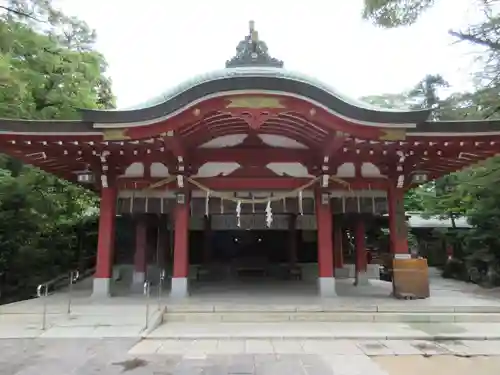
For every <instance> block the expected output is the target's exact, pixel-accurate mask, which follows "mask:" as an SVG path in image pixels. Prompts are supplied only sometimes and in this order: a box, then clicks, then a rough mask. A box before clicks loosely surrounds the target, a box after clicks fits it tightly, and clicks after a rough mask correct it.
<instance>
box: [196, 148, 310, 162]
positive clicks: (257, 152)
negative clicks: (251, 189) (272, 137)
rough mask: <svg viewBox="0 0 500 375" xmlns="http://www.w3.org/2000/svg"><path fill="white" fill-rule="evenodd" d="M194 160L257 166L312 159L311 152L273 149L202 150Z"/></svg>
mask: <svg viewBox="0 0 500 375" xmlns="http://www.w3.org/2000/svg"><path fill="white" fill-rule="evenodd" d="M192 158H193V160H196V161H200V162H232V161H234V162H237V163H239V164H247V165H248V164H249V165H252V163H253V162H256V165H262V164H268V163H271V162H275V163H295V162H299V163H300V162H303V161H305V160H309V159H311V151H309V150H297V149H284V148H281V149H280V148H273V147H259V148H243V149H241V148H220V149H201V150H199V151H198V152H196V153H193V154H192Z"/></svg>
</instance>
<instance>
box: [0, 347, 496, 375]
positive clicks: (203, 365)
mask: <svg viewBox="0 0 500 375" xmlns="http://www.w3.org/2000/svg"><path fill="white" fill-rule="evenodd" d="M0 353H1V354H0V374H2V375H4V374H5V375H35V374H36V375H40V374H43V375H45V374H47V375H48V374H50V375H69V374H74V375H91V374H106V375H114V374H129V375H146V374H150V375H199V374H207V375H212V374H213V375H226V374H240V375H241V374H242V375H245V374H247V375H248V374H255V375H282V374H283V375H296V374H297V375H299V374H300V375H308V374H314V375H328V374H332V375H396V374H403V373H404V374H409V375H413V374H423V373H424V372H425V373H436V374H437V373H439V374H440V375H452V374H453V375H460V374H470V373H474V374H478V375H490V374H491V375H498V374H499V373H500V341H447V342H437V343H436V342H429V341H399V340H396V341H356V340H142V341H137V339H123V338H122V339H4V340H0Z"/></svg>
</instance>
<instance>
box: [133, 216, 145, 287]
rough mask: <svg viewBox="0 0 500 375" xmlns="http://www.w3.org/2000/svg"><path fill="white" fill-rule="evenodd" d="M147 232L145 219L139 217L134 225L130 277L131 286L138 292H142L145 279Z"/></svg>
mask: <svg viewBox="0 0 500 375" xmlns="http://www.w3.org/2000/svg"><path fill="white" fill-rule="evenodd" d="M147 231H148V222H147V217H146V216H145V215H141V216H139V217H138V218H137V221H136V223H135V253H134V273H133V276H132V286H133V288H136V289H138V290H142V287H143V283H144V280H145V277H146V262H147V258H146V251H147Z"/></svg>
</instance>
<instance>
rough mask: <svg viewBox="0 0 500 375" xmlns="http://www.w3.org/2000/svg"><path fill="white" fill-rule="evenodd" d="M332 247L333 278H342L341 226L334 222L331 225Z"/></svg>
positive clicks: (342, 248) (342, 250) (342, 249)
mask: <svg viewBox="0 0 500 375" xmlns="http://www.w3.org/2000/svg"><path fill="white" fill-rule="evenodd" d="M333 245H334V250H333V253H334V257H333V264H334V267H335V277H336V278H338V277H343V276H344V247H343V245H344V244H343V233H342V225H341V223H340V222H337V221H334V224H333Z"/></svg>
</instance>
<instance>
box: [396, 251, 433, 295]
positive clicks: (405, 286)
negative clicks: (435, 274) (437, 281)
mask: <svg viewBox="0 0 500 375" xmlns="http://www.w3.org/2000/svg"><path fill="white" fill-rule="evenodd" d="M392 285H393V293H394V296H395V297H396V298H428V297H429V296H430V291H429V269H428V266H427V259H394V260H393V278H392Z"/></svg>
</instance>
